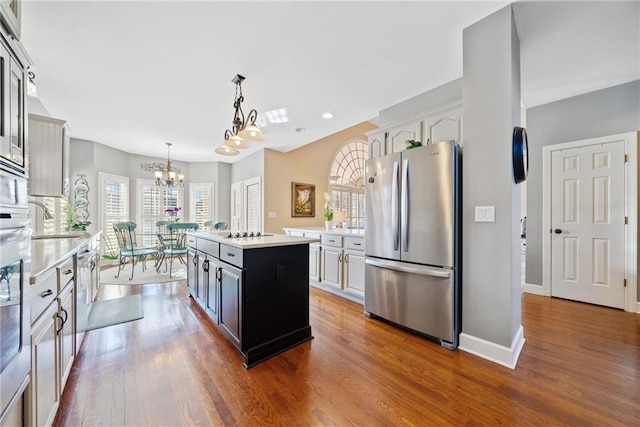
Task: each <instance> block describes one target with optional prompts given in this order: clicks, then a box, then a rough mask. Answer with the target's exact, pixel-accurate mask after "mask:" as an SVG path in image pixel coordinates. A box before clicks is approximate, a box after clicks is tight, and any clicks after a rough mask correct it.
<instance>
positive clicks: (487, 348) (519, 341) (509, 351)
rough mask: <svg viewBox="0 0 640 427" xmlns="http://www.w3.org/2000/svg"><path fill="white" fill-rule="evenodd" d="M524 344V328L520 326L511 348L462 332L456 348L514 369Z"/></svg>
mask: <svg viewBox="0 0 640 427" xmlns="http://www.w3.org/2000/svg"><path fill="white" fill-rule="evenodd" d="M524 342H525V339H524V328H523V327H522V325H520V328H519V329H518V332H517V333H516V336H515V337H513V341H512V342H511V347H505V346H502V345H498V344H496V343H493V342H490V341H487V340H483V339H482V338H478V337H474V336H472V335H467V334H465V333H464V332H463V333H461V334H460V343H459V345H458V348H459V349H460V350H462V351H465V352H467V353H471V354H474V355H476V356H478V357H482V358H483V359H487V360H489V361H491V362H494V363H497V364H499V365H502V366H506V367H507V368H510V369H515V368H516V364H517V363H518V358H519V357H520V352H521V351H522V347H524Z"/></svg>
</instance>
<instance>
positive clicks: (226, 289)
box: [218, 264, 242, 350]
mask: <svg viewBox="0 0 640 427" xmlns="http://www.w3.org/2000/svg"><path fill="white" fill-rule="evenodd" d="M218 274H219V276H220V317H219V320H220V328H221V329H222V332H223V333H224V334H225V335H226V336H227V338H229V340H230V341H231V342H232V343H233V345H235V346H236V347H237V348H238V349H240V350H242V348H241V346H240V342H241V339H242V335H241V331H242V329H241V328H242V320H241V318H240V313H241V312H242V271H241V270H240V269H238V268H235V267H231V266H230V265H226V264H225V265H221V266H220V270H219V273H218Z"/></svg>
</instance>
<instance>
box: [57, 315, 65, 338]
mask: <svg viewBox="0 0 640 427" xmlns="http://www.w3.org/2000/svg"><path fill="white" fill-rule="evenodd" d="M56 317H57V318H58V319H60V320H61V321H62V323H60V327H59V328H58V329H56V335H58V334H59V333H60V331H62V329H63V328H64V320H62V316H60V313H56Z"/></svg>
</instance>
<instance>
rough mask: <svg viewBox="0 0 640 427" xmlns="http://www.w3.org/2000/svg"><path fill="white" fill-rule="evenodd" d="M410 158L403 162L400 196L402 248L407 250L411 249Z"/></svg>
mask: <svg viewBox="0 0 640 427" xmlns="http://www.w3.org/2000/svg"><path fill="white" fill-rule="evenodd" d="M408 181H409V159H405V160H404V161H403V162H402V192H401V193H400V198H401V200H402V205H401V207H400V212H401V215H402V219H401V221H402V250H403V251H405V252H408V251H409V192H408V188H407V187H408V186H409V182H408Z"/></svg>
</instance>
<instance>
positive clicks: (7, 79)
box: [0, 2, 27, 174]
mask: <svg viewBox="0 0 640 427" xmlns="http://www.w3.org/2000/svg"><path fill="white" fill-rule="evenodd" d="M3 3H4V2H3ZM25 81H26V79H25V73H24V68H23V67H22V66H21V65H20V63H19V62H18V61H16V59H15V58H14V56H13V55H12V53H11V49H10V48H9V47H8V45H6V44H5V41H4V39H3V38H2V37H0V163H2V164H3V165H5V166H6V167H8V168H9V169H12V170H14V171H16V172H18V173H20V174H25V173H26V160H27V148H26V144H25V126H24V122H25V91H26V85H25Z"/></svg>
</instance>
